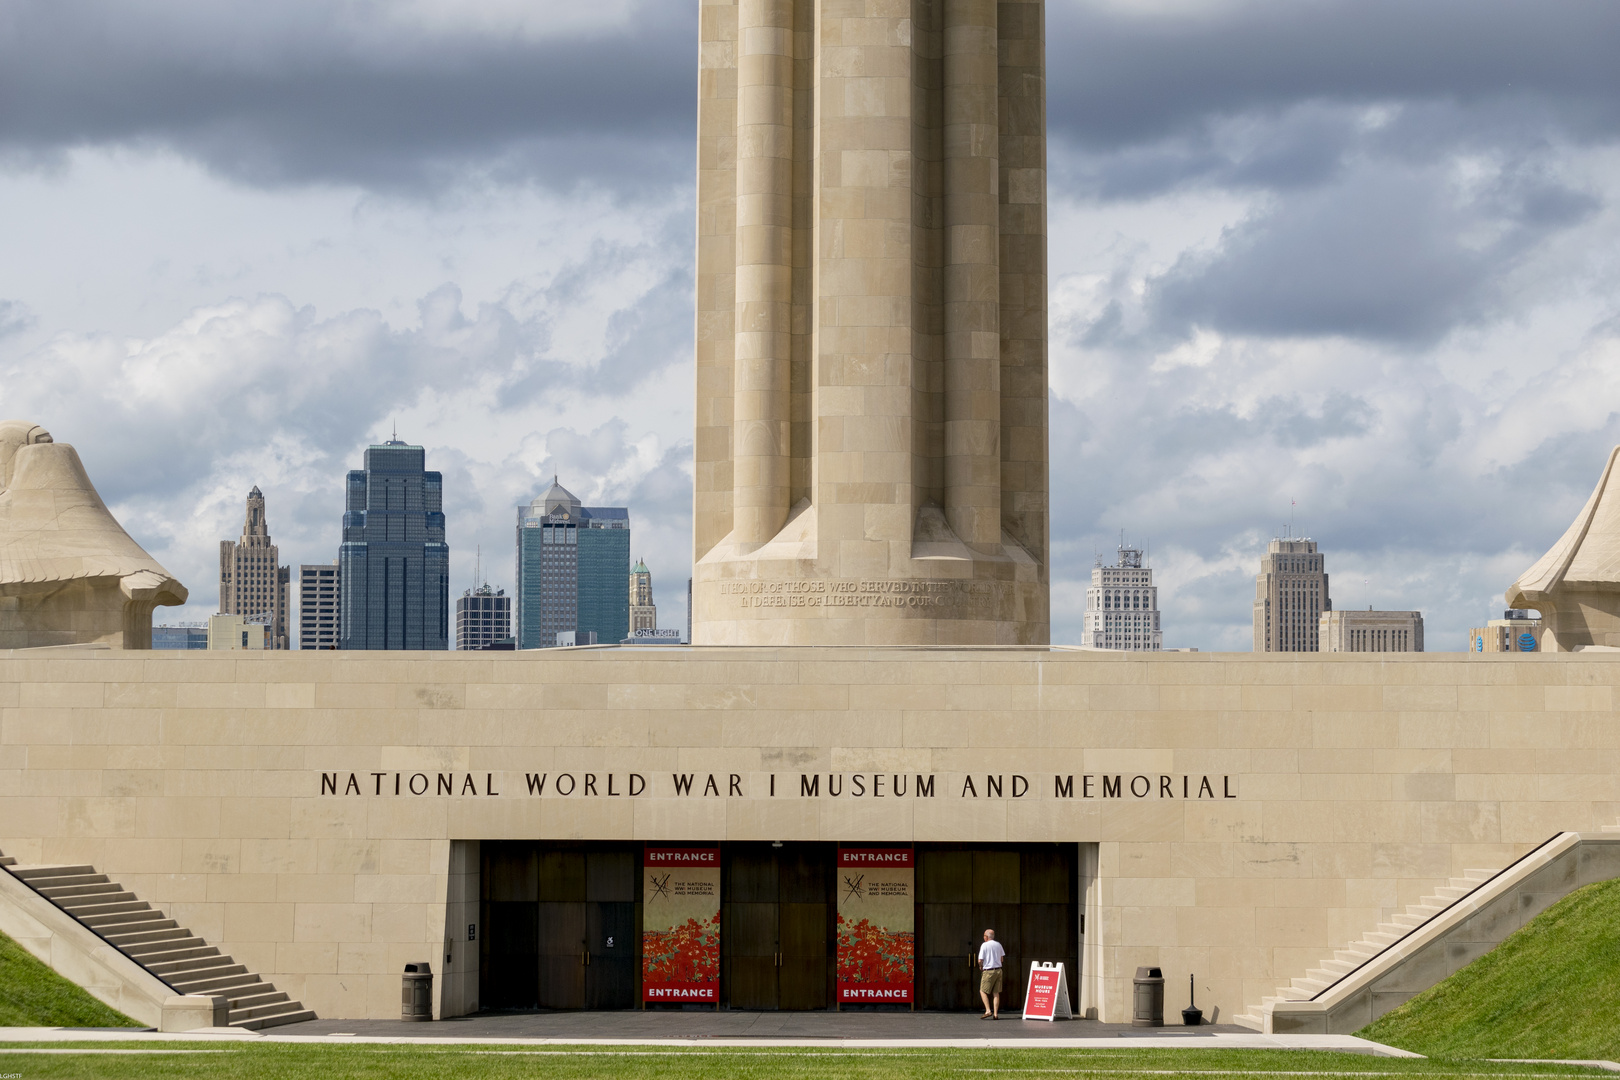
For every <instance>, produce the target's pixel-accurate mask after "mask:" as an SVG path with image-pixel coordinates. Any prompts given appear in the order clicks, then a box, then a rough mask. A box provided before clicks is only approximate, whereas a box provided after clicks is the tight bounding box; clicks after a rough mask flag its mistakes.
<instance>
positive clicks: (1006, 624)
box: [692, 0, 1049, 645]
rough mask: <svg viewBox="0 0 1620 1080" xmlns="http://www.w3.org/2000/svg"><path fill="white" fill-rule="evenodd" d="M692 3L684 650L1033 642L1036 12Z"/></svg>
mask: <svg viewBox="0 0 1620 1080" xmlns="http://www.w3.org/2000/svg"><path fill="white" fill-rule="evenodd" d="M700 4H701V8H700V9H701V11H702V12H703V24H702V25H703V42H702V53H701V57H702V60H701V63H702V77H701V81H700V86H699V114H698V141H699V161H700V166H699V172H698V275H697V279H698V312H697V316H698V317H697V396H696V404H697V425H696V426H697V432H696V448H695V452H694V458H695V465H696V476H695V485H694V486H695V489H696V491H695V496H694V501H693V510H694V515H693V518H694V530H693V532H694V555H695V556H696V559H695V565H694V568H693V581H692V602H693V618H692V632H693V634H694V636H695V640H696V642H697V643H698V644H705V645H707V644H716V645H719V644H736V645H789V644H802V645H837V644H866V645H992V644H997V645H1039V644H1044V643H1045V642H1046V640H1047V638H1048V627H1049V615H1048V599H1047V571H1046V547H1047V543H1046V412H1045V395H1046V381H1045V380H1046V367H1045V364H1046V352H1045V342H1046V324H1045V312H1046V306H1045V287H1046V285H1045V269H1046V267H1045V259H1046V251H1045V227H1046V222H1045V205H1044V195H1045V171H1044V170H1045V142H1044V140H1045V130H1044V125H1045V115H1044V111H1045V110H1044V100H1045V98H1044V95H1045V79H1044V74H1043V70H1044V69H1043V59H1042V56H1041V50H1042V48H1043V41H1042V34H1043V31H1042V14H1043V10H1044V8H1043V3H1042V0H700ZM728 71H730V72H735V84H734V85H735V87H736V92H735V98H734V99H728V96H727V72H728ZM733 100H734V102H735V104H734V105H733V104H731V102H732V101H733ZM728 140H734V144H733V142H730V141H728ZM733 145H734V152H732V153H730V154H728V148H729V147H731V146H733ZM1009 186H1010V190H1009ZM727 207H730V209H731V210H732V213H731V214H730V215H729V216H728V215H727V214H726V212H725V211H726V208H727ZM728 240H729V241H730V242H729V243H728V242H727V241H728ZM733 282H734V289H735V292H734V294H732V295H731V296H730V297H728V296H727V292H728V286H729V285H730V284H731V283H733ZM728 299H729V300H730V301H731V302H729V303H728V302H726V301H727V300H728Z"/></svg>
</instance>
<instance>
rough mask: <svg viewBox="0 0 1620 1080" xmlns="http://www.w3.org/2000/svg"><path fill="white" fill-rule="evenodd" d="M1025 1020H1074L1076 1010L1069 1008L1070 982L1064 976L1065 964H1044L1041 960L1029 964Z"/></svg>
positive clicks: (1025, 991) (1025, 995)
mask: <svg viewBox="0 0 1620 1080" xmlns="http://www.w3.org/2000/svg"><path fill="white" fill-rule="evenodd" d="M1024 986H1025V990H1024V1019H1025V1020H1073V1019H1074V1010H1073V1009H1071V1008H1070V1007H1069V980H1068V979H1066V978H1064V976H1063V964H1062V963H1061V962H1059V963H1056V964H1043V963H1041V962H1040V961H1039V960H1031V961H1030V963H1029V981H1028V982H1026V983H1025V984H1024Z"/></svg>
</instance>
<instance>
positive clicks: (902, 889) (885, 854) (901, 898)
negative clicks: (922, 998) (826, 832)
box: [838, 848, 917, 1005]
mask: <svg viewBox="0 0 1620 1080" xmlns="http://www.w3.org/2000/svg"><path fill="white" fill-rule="evenodd" d="M916 873H917V871H916V862H915V856H914V854H913V852H912V850H911V849H910V848H840V849H839V850H838V1004H839V1005H881V1004H888V1005H914V1004H915V1002H916V997H915V994H914V986H915V982H916V977H915V970H916V932H915V927H916V915H915V910H916V909H915V907H914V905H915V904H916V893H917V890H916V880H915V879H916Z"/></svg>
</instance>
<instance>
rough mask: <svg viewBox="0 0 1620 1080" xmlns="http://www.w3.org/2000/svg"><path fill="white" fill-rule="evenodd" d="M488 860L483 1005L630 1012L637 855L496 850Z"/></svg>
mask: <svg viewBox="0 0 1620 1080" xmlns="http://www.w3.org/2000/svg"><path fill="white" fill-rule="evenodd" d="M483 855H484V857H483V870H484V879H483V893H484V903H483V917H484V935H483V941H482V943H481V944H482V947H481V949H480V956H479V962H480V967H479V981H480V984H481V991H480V994H481V1000H482V1002H483V1005H484V1007H485V1008H487V1009H533V1008H541V1009H630V1008H634V1007H635V1005H636V975H637V963H638V960H639V958H640V945H641V934H640V930H639V926H638V922H639V920H638V913H637V904H636V886H637V884H638V883H639V880H640V878H639V875H638V873H637V865H638V864H637V861H636V850H635V849H634V848H632V847H630V846H629V845H607V844H575V845H546V844H544V843H527V842H522V843H515V842H501V843H496V842H490V843H486V844H485V845H484V849H483Z"/></svg>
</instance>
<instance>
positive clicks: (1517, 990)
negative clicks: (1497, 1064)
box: [1356, 881, 1620, 1060]
mask: <svg viewBox="0 0 1620 1080" xmlns="http://www.w3.org/2000/svg"><path fill="white" fill-rule="evenodd" d="M1356 1034H1358V1035H1360V1036H1362V1037H1363V1038H1366V1039H1372V1040H1374V1041H1376V1042H1381V1043H1388V1044H1389V1045H1391V1046H1399V1047H1401V1048H1402V1049H1405V1050H1411V1051H1414V1052H1416V1053H1419V1054H1428V1055H1430V1056H1435V1057H1454V1058H1503V1057H1511V1058H1583V1059H1594V1058H1602V1059H1608V1060H1616V1059H1620V881H1604V882H1599V883H1598V884H1596V885H1588V886H1586V887H1585V888H1583V889H1578V890H1576V891H1575V892H1573V893H1571V894H1570V895H1568V896H1566V897H1565V898H1564V899H1562V900H1560V901H1559V902H1558V903H1556V904H1554V905H1553V906H1552V907H1550V908H1548V909H1547V910H1546V911H1544V912H1542V913H1541V914H1540V915H1538V916H1537V917H1536V918H1535V919H1533V920H1531V921H1530V923H1529V924H1528V925H1526V926H1524V927H1523V928H1522V929H1520V930H1519V931H1518V932H1517V933H1515V934H1514V935H1513V936H1512V937H1510V938H1508V939H1507V940H1506V941H1504V942H1503V943H1502V944H1501V945H1499V946H1497V947H1496V948H1495V949H1493V950H1492V951H1490V952H1489V953H1486V954H1485V955H1484V956H1482V957H1480V958H1479V959H1478V960H1475V961H1474V962H1473V963H1472V964H1469V965H1468V966H1467V967H1465V968H1463V969H1462V970H1461V971H1459V972H1457V974H1455V975H1453V976H1452V977H1451V978H1449V979H1447V980H1446V981H1445V982H1443V983H1440V984H1439V985H1438V986H1435V987H1432V988H1430V989H1429V990H1426V991H1424V992H1423V993H1422V994H1419V995H1418V996H1417V997H1415V998H1413V999H1412V1000H1411V1001H1408V1002H1407V1003H1406V1004H1405V1005H1402V1006H1401V1007H1400V1008H1398V1009H1396V1010H1394V1011H1393V1012H1390V1013H1388V1014H1386V1015H1385V1016H1383V1017H1382V1018H1381V1019H1379V1020H1377V1021H1375V1022H1374V1023H1373V1024H1371V1025H1370V1026H1368V1027H1366V1028H1363V1029H1362V1030H1361V1031H1358V1032H1357V1033H1356Z"/></svg>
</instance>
